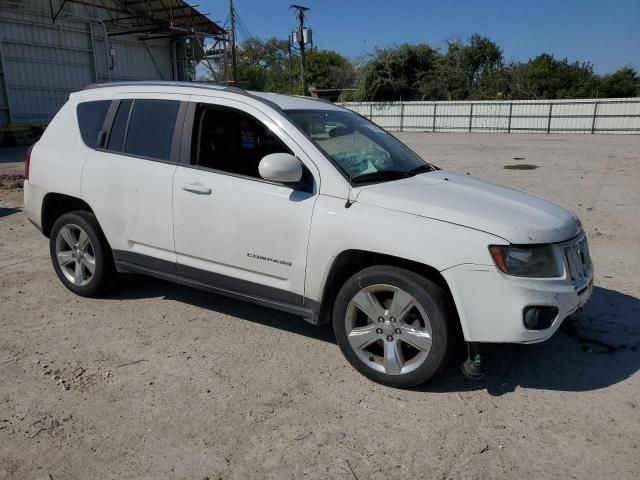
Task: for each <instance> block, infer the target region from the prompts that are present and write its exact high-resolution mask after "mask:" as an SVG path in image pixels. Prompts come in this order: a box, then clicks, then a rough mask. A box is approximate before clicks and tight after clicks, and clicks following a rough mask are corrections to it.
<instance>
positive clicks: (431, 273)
mask: <svg viewBox="0 0 640 480" xmlns="http://www.w3.org/2000/svg"><path fill="white" fill-rule="evenodd" d="M379 265H387V266H392V267H398V268H403V269H405V270H409V271H411V272H414V273H417V274H418V275H421V276H423V277H425V278H428V279H429V280H431V281H433V282H434V283H435V284H437V285H438V286H440V287H442V288H443V290H444V291H445V292H446V294H447V298H448V300H449V304H450V305H451V307H452V313H454V317H453V318H452V320H453V323H455V325H454V327H455V328H456V329H460V328H461V326H460V319H459V316H458V310H457V306H456V303H455V300H454V298H453V295H452V293H451V289H450V288H449V285H448V283H447V281H446V279H445V278H444V277H443V276H442V274H441V273H440V272H439V271H438V270H437V269H436V268H434V267H432V266H430V265H426V264H424V263H420V262H416V261H413V260H407V259H406V258H402V257H396V256H393V255H387V254H383V253H377V252H371V251H366V250H345V251H343V252H341V253H340V254H339V255H338V256H337V257H336V258H335V259H334V261H333V264H332V265H331V269H330V270H329V273H328V275H327V278H326V280H325V283H324V287H323V291H322V300H321V302H320V314H319V317H318V323H328V322H330V321H331V315H332V312H333V304H334V301H335V298H336V295H337V294H338V292H339V291H340V288H342V286H343V285H344V283H345V282H346V281H347V280H348V279H349V278H350V277H351V276H352V275H354V274H356V273H357V272H359V271H361V270H363V269H365V268H367V267H373V266H379Z"/></svg>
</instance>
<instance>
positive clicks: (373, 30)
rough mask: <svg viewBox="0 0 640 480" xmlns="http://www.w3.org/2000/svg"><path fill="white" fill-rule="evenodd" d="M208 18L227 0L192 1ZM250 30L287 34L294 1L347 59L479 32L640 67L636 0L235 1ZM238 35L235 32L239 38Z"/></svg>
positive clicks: (519, 56)
mask: <svg viewBox="0 0 640 480" xmlns="http://www.w3.org/2000/svg"><path fill="white" fill-rule="evenodd" d="M189 3H191V4H199V6H198V7H197V9H198V10H199V11H201V12H202V13H209V14H210V15H209V18H210V19H211V20H214V21H216V22H218V23H223V22H224V21H225V19H227V18H228V10H229V7H228V1H227V0H191V1H190V2H189ZM234 3H235V8H236V11H237V12H238V14H239V16H240V18H241V19H242V20H243V23H244V25H245V26H246V30H248V33H249V34H250V35H254V36H258V37H262V38H266V37H273V36H275V37H278V38H286V37H287V35H288V34H289V32H290V31H291V30H292V29H293V28H294V27H295V25H296V22H297V20H296V19H295V17H294V15H293V11H292V10H290V9H289V6H290V5H291V4H292V3H298V4H302V5H305V6H307V7H310V8H311V10H310V11H309V12H307V20H306V23H307V25H308V26H309V27H310V28H312V30H313V41H314V46H316V47H318V48H324V49H331V50H336V51H338V52H340V53H341V54H343V55H345V56H346V57H348V58H350V59H357V58H359V57H362V56H363V54H366V53H370V52H371V51H373V50H374V49H375V48H376V47H387V46H391V45H394V44H396V45H397V44H400V43H403V42H409V43H418V42H424V43H428V44H429V45H431V46H432V47H434V48H438V47H440V48H442V49H443V50H444V49H446V45H447V40H450V39H458V40H464V39H467V38H469V36H471V35H472V34H473V33H479V34H481V35H483V36H486V37H488V38H490V39H491V40H493V41H494V42H496V43H497V44H498V45H499V46H500V47H501V48H502V49H503V52H504V58H505V60H506V61H526V60H528V59H529V58H533V57H535V56H537V55H538V54H540V53H543V52H546V53H552V54H553V55H554V56H555V57H557V58H564V57H568V58H569V60H570V61H575V60H579V61H589V62H591V63H592V64H593V65H594V69H595V71H596V72H597V73H610V72H613V71H615V70H617V69H618V68H621V67H623V66H625V65H629V66H631V67H633V68H635V69H636V70H637V71H640V0H608V1H604V0H582V1H578V0H535V1H528V2H524V1H520V0H511V1H506V0H475V1H472V0H457V1H454V0H440V1H431V0H284V1H282V0H234ZM242 38H243V37H242V35H240V36H239V39H242Z"/></svg>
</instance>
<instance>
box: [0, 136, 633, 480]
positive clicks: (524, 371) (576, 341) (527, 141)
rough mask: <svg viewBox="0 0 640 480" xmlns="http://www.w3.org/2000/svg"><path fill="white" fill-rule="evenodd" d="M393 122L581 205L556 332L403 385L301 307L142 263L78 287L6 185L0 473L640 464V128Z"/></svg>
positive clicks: (0, 294) (430, 470)
mask: <svg viewBox="0 0 640 480" xmlns="http://www.w3.org/2000/svg"><path fill="white" fill-rule="evenodd" d="M400 137H401V138H402V139H403V140H405V141H406V142H407V143H408V144H409V145H410V146H412V147H413V148H414V149H416V150H417V151H418V152H420V153H421V154H422V155H423V156H424V157H425V158H426V159H428V160H429V161H432V162H434V163H435V164H436V165H439V166H440V167H443V168H449V169H452V170H458V171H462V172H469V173H471V174H472V175H477V176H479V177H481V178H484V179H488V180H491V181H495V182H498V183H503V184H507V185H511V186H514V187H517V188H522V189H526V190H530V191H532V192H535V193H538V194H541V195H543V196H545V197H548V198H550V199H552V200H554V201H556V202H558V203H560V204H562V205H564V206H566V207H569V208H571V209H573V210H574V211H576V212H577V213H578V214H579V216H580V217H581V218H582V221H583V224H584V226H585V228H586V231H587V232H588V235H589V240H590V245H591V251H592V256H593V258H594V262H595V265H596V289H595V293H594V296H593V298H592V301H591V302H590V303H589V304H588V305H587V307H586V308H585V309H584V310H583V311H582V312H581V313H580V314H578V315H577V316H576V317H575V318H574V319H572V320H571V321H568V322H567V323H566V324H565V325H564V327H563V329H562V330H561V331H559V332H558V333H557V334H556V335H555V336H554V337H553V338H552V339H551V340H550V341H548V342H546V343H543V344H538V345H531V346H509V345H496V346H492V347H490V348H488V349H487V355H486V360H487V375H486V379H485V380H483V381H480V382H473V381H469V380H466V379H465V378H463V377H462V375H461V374H460V371H459V360H460V359H456V361H454V362H452V364H451V365H450V366H449V368H448V369H447V370H446V371H445V372H444V374H443V375H442V376H441V377H440V378H438V379H437V380H435V381H434V382H432V383H431V384H429V385H427V386H425V387H423V388H421V389H417V390H412V391H403V390H395V389H392V388H386V387H382V386H379V385H377V384H374V383H371V382H370V381H368V380H367V379H365V378H364V377H362V376H360V375H359V374H358V373H356V371H355V370H353V369H352V368H351V367H350V366H349V365H348V364H347V362H346V361H345V360H344V359H343V357H342V355H341V354H340V352H339V350H338V347H337V346H336V344H335V343H334V341H333V338H332V334H331V332H330V331H329V330H328V329H327V328H317V327H313V326H311V325H308V324H306V323H304V322H303V321H302V320H300V319H299V318H297V317H293V316H291V315H287V314H284V313H279V312H276V311H271V310H268V309H265V308H262V307H258V306H253V305H250V304H246V303H242V302H239V301H235V300H230V299H227V298H224V297H219V296H216V295H212V294H208V293H203V292H199V291H194V290H189V289H186V288H182V287H179V286H175V285H172V284H168V283H164V282H161V281H158V280H153V279H148V278H143V277H138V276H129V277H125V278H123V279H122V280H121V281H120V285H119V288H117V289H116V290H114V291H113V292H111V293H110V294H109V296H107V297H106V298H102V299H98V300H90V299H83V298H80V297H76V296H74V295H72V294H71V293H70V292H68V291H67V290H66V289H65V288H64V287H63V286H62V285H61V283H60V282H59V281H58V280H57V278H56V276H55V274H54V272H53V269H52V267H51V264H50V260H49V255H48V248H47V240H46V239H45V238H44V237H43V236H41V234H40V233H39V232H38V231H37V230H36V229H35V228H34V227H32V226H31V225H30V224H29V222H28V221H27V220H26V217H25V215H24V212H23V211H22V191H21V190H20V189H19V188H15V187H14V188H13V189H9V188H10V186H6V187H4V189H3V190H1V191H0V479H4V478H11V479H13V478H17V479H54V480H61V479H102V478H105V479H106V478H131V479H134V478H136V479H137V478H149V479H158V478H170V479H178V478H189V479H205V478H210V479H217V478H224V479H227V478H231V479H241V478H272V479H280V478H295V479H299V478H344V479H359V480H363V479H378V478H430V479H432V478H433V479H447V478H452V479H475V478H477V479H484V478H491V479H495V478H548V479H556V478H580V479H602V478H607V479H609V478H616V479H618V478H620V479H624V478H629V479H632V478H633V479H636V478H639V476H640V374H639V373H638V369H640V353H639V352H638V349H639V348H640V322H639V320H640V299H639V297H640V275H639V273H640V219H639V217H638V211H639V209H640V136H578V135H576V136H561V135H552V136H541V135H490V134H487V135H481V134H461V135H457V134H435V135H434V134H401V135H400ZM522 164H528V165H533V166H537V167H538V168H535V169H530V170H510V169H504V166H506V165H522ZM0 167H2V171H1V172H0V173H3V174H8V173H12V172H13V171H14V170H15V169H16V168H19V166H16V164H10V163H6V164H3V165H0Z"/></svg>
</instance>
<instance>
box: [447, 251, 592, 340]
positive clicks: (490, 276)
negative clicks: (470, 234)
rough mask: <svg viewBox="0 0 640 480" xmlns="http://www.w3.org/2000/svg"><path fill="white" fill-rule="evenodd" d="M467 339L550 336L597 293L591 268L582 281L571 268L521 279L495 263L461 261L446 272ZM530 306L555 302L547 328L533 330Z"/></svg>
mask: <svg viewBox="0 0 640 480" xmlns="http://www.w3.org/2000/svg"><path fill="white" fill-rule="evenodd" d="M442 275H443V276H444V278H445V279H446V281H447V283H448V284H449V288H450V289H451V293H452V295H453V299H454V301H455V303H456V307H457V309H458V314H459V317H460V323H461V324H462V331H463V333H464V338H465V340H466V341H468V342H499V343H535V342H542V341H544V340H547V339H549V338H550V337H551V336H552V335H553V334H554V333H555V332H556V330H557V329H558V327H560V325H561V324H562V321H563V320H564V319H565V318H567V317H568V316H569V315H571V314H572V313H573V312H575V311H576V310H578V309H579V308H580V307H582V306H583V305H584V304H585V303H586V302H587V301H588V300H589V298H590V297H591V293H592V291H593V269H591V272H589V273H588V274H587V275H585V276H583V277H582V278H580V280H579V281H576V280H575V279H572V278H571V275H570V273H569V271H568V269H565V273H564V275H563V276H562V277H559V278H550V279H545V278H521V277H513V276H509V275H505V274H503V273H502V272H501V271H499V270H498V269H497V268H496V267H494V266H481V265H469V264H465V265H458V266H456V267H452V268H450V269H447V270H444V271H443V272H442ZM528 306H552V307H556V308H557V309H558V314H557V316H556V317H555V319H554V320H553V322H552V323H551V326H550V327H549V328H546V329H544V330H529V329H527V328H526V327H525V326H524V320H523V312H524V309H525V308H526V307H528Z"/></svg>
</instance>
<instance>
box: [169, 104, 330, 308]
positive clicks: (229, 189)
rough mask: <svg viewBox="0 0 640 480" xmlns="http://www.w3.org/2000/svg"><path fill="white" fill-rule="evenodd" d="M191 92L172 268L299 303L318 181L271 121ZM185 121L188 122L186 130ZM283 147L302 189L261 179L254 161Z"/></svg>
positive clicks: (220, 284)
mask: <svg viewBox="0 0 640 480" xmlns="http://www.w3.org/2000/svg"><path fill="white" fill-rule="evenodd" d="M211 101H212V100H211V97H198V96H192V97H191V103H190V107H189V112H188V114H187V120H186V122H185V138H184V139H183V145H185V144H186V147H187V148H186V149H185V147H184V146H183V157H182V158H181V162H184V163H181V164H180V165H179V166H178V169H177V170H176V174H175V180H174V189H173V205H174V225H175V233H174V236H175V249H176V253H177V261H178V273H179V274H180V275H181V276H184V277H188V278H191V279H195V280H198V281H200V282H203V283H206V284H209V285H214V286H217V287H220V288H223V289H227V290H231V291H234V292H238V293H243V294H246V295H250V296H253V297H258V298H263V299H270V300H275V301H278V302H282V303H286V304H294V305H302V304H303V296H304V277H305V267H306V256H307V243H308V237H309V228H310V225H311V215H312V212H313V204H314V202H315V200H316V198H317V192H318V184H317V179H319V175H318V171H317V169H316V168H315V165H314V164H313V163H312V162H311V161H310V159H309V158H308V157H307V156H306V154H305V153H304V151H302V149H301V148H300V147H299V146H298V145H297V144H296V143H295V142H293V141H292V140H291V139H290V138H289V137H288V136H287V135H286V133H285V132H284V131H283V129H282V128H281V127H280V126H278V125H277V124H276V123H275V122H274V121H273V120H271V119H270V118H269V117H268V116H267V115H265V114H264V113H263V112H261V111H260V110H258V109H256V108H254V107H252V106H249V105H247V104H246V103H242V102H239V101H235V100H229V99H216V104H215V105H214V104H211V103H210V102H211ZM191 125H192V128H189V127H190V126H191ZM276 152H288V153H292V154H294V155H296V156H297V157H298V158H299V159H300V160H301V161H302V162H303V164H304V165H305V172H306V173H305V180H306V185H307V186H306V187H305V188H293V187H291V186H287V185H282V184H277V183H274V182H269V181H265V180H263V179H262V178H260V175H259V173H258V164H259V162H260V160H261V159H262V157H264V156H265V155H267V154H270V153H276Z"/></svg>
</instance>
